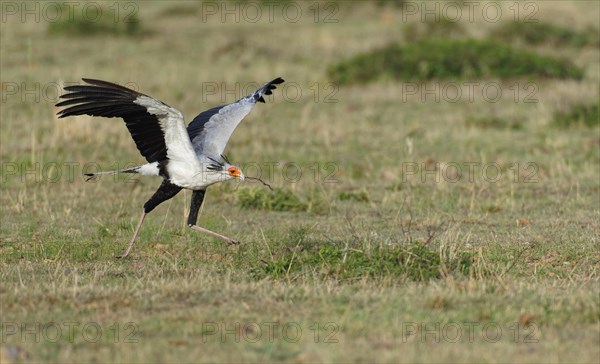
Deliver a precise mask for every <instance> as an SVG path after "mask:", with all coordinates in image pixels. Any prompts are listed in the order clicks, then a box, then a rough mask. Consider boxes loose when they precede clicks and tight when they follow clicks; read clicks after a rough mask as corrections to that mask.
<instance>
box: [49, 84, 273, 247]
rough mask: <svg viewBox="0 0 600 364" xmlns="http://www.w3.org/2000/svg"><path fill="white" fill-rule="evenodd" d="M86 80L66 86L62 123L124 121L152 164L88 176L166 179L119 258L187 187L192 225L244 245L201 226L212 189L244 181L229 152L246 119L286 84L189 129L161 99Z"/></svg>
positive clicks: (218, 110) (213, 112)
mask: <svg viewBox="0 0 600 364" xmlns="http://www.w3.org/2000/svg"><path fill="white" fill-rule="evenodd" d="M83 81H84V82H86V83H87V85H76V86H67V87H65V90H66V91H69V92H68V93H66V94H64V95H61V96H60V98H61V99H66V100H64V101H61V102H59V103H57V104H56V106H57V107H64V106H68V107H67V108H65V109H63V110H61V111H59V112H58V116H59V118H64V117H67V116H73V115H84V114H85V115H90V116H103V117H107V118H115V117H118V118H122V119H123V120H124V121H125V124H126V125H127V129H129V132H130V134H131V137H132V138H133V141H134V142H135V144H136V146H137V148H138V150H139V151H140V153H141V154H142V156H144V158H146V160H147V161H148V163H146V164H143V165H140V166H136V167H133V168H127V169H122V170H118V171H111V172H99V173H90V174H86V175H87V176H90V177H93V176H95V175H97V174H103V173H139V174H142V175H146V176H160V177H162V178H163V181H162V184H161V185H160V187H159V188H158V190H157V191H156V192H155V193H154V195H152V197H150V199H149V200H148V201H146V203H145V204H144V210H143V212H142V217H141V218H140V221H139V223H138V224H137V226H136V228H135V230H134V232H133V236H132V237H131V240H130V241H129V245H128V246H127V250H126V251H125V252H124V253H123V254H122V255H120V256H119V258H125V257H127V256H128V255H129V253H130V252H131V249H132V248H133V243H134V242H135V238H136V237H137V235H138V233H139V231H140V227H141V226H142V223H143V222H144V218H145V217H146V215H147V214H148V213H150V212H151V211H152V210H154V208H156V207H157V206H158V205H160V204H161V203H163V202H165V201H167V200H169V199H170V198H172V197H173V196H175V195H176V194H177V193H178V192H179V191H181V190H182V189H183V188H185V189H189V190H192V201H191V206H190V214H189V216H188V221H187V223H188V226H189V227H190V228H191V229H193V230H196V231H199V232H202V233H205V234H209V235H211V236H213V237H216V238H219V239H222V240H224V241H225V242H227V243H229V244H238V243H239V242H238V241H236V240H233V239H231V238H228V237H226V236H224V235H221V234H218V233H215V232H213V231H210V230H208V229H205V228H203V227H200V226H198V225H197V224H196V223H197V221H198V211H199V210H200V206H201V205H202V201H203V200H204V195H205V193H206V188H207V187H208V186H210V185H212V184H214V183H217V182H223V181H227V180H230V179H236V178H237V179H239V180H241V181H243V180H244V174H243V173H242V171H241V170H240V168H239V167H236V166H233V165H231V164H230V162H229V160H227V158H226V157H224V156H223V151H224V150H225V146H226V145H227V142H228V141H229V138H230V137H231V134H232V133H233V131H234V130H235V128H236V127H237V126H238V124H239V123H240V122H241V121H242V119H243V118H244V117H245V116H246V115H248V113H250V111H251V110H252V109H253V108H254V106H255V105H256V103H257V102H263V103H264V102H265V99H264V98H263V95H271V94H272V90H274V89H275V88H276V85H279V84H281V83H283V82H284V80H283V79H282V78H281V77H278V78H276V79H274V80H273V81H271V82H268V83H266V84H265V85H264V86H263V87H261V88H259V89H258V90H256V91H255V92H253V93H251V94H250V95H248V96H246V97H243V98H241V99H240V100H238V101H236V102H234V103H231V104H227V105H222V106H217V107H214V108H212V109H210V110H206V111H204V112H202V113H200V114H199V115H198V116H196V117H195V118H194V120H192V122H191V123H190V124H189V125H188V126H187V128H186V126H185V120H184V118H183V114H182V113H181V111H179V110H177V109H176V108H174V107H171V106H169V105H167V104H165V103H163V102H161V101H159V100H156V99H154V98H152V97H150V96H147V95H144V94H142V93H139V92H137V91H134V90H131V89H128V88H126V87H123V86H119V85H117V84H114V83H111V82H107V81H101V80H94V79H89V78H83Z"/></svg>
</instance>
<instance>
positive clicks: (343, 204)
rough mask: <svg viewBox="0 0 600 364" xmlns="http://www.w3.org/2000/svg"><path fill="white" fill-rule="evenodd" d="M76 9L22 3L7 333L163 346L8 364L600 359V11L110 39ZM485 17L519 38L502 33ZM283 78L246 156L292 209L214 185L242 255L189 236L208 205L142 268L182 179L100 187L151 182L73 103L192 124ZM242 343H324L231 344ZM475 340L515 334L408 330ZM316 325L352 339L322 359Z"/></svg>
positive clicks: (8, 174) (361, 8)
mask: <svg viewBox="0 0 600 364" xmlns="http://www.w3.org/2000/svg"><path fill="white" fill-rule="evenodd" d="M76 3H77V4H76V5H75V7H74V12H73V14H74V16H73V17H72V18H69V17H67V16H65V15H63V14H65V13H64V12H65V9H64V7H65V6H66V5H65V4H60V3H52V4H54V5H50V6H48V5H47V4H50V3H31V4H38V5H37V6H39V8H34V7H33V5H30V6H31V8H30V9H34V13H35V11H37V12H38V15H39V19H36V18H35V16H34V15H31V14H30V15H27V16H25V18H23V16H24V15H23V9H22V8H21V6H22V5H20V4H21V3H10V4H13V5H14V4H16V5H15V6H16V8H12V7H10V6H7V5H6V3H3V4H2V6H3V8H2V12H3V17H2V23H1V32H0V33H1V34H0V47H1V51H2V52H1V56H0V71H1V76H0V78H1V79H0V82H1V84H2V104H1V106H2V107H1V110H0V123H1V124H0V126H1V129H0V130H1V135H0V156H1V160H2V197H1V204H2V219H1V220H2V221H1V225H0V229H1V230H0V231H1V235H0V239H1V240H0V257H1V262H0V264H1V265H2V269H1V270H0V282H1V283H0V293H1V294H2V307H1V308H2V317H3V320H2V321H3V333H6V332H7V330H8V328H7V327H8V326H7V324H6V323H7V322H8V323H19V324H21V323H29V324H32V323H36V322H37V323H42V324H43V323H48V322H59V323H64V322H80V323H82V326H83V324H84V323H89V322H94V323H98V324H99V325H100V327H102V328H103V329H104V331H105V332H110V329H109V328H110V327H114V326H111V325H114V323H118V324H119V325H120V327H121V328H123V327H124V326H125V325H126V324H127V323H128V322H133V323H135V325H136V326H135V327H136V328H137V331H136V332H135V335H134V336H135V338H136V339H138V340H137V342H136V343H127V342H125V341H124V338H123V336H126V335H124V334H125V332H123V331H122V332H121V334H122V336H121V337H120V338H119V339H115V337H114V335H113V336H110V335H108V334H107V335H105V336H103V337H102V339H101V340H99V341H98V342H95V343H94V342H90V341H89V340H85V339H84V336H83V333H82V332H81V331H76V333H75V337H74V339H73V340H68V339H67V338H64V337H63V338H62V339H61V340H60V341H59V342H51V341H50V340H43V337H42V340H41V342H37V343H36V342H31V340H23V339H22V337H21V336H19V335H18V334H16V335H11V336H9V337H7V340H6V341H3V343H2V351H1V352H0V353H1V355H2V362H13V361H20V360H33V361H51V362H76V361H79V362H81V361H92V360H97V361H109V360H117V361H130V362H147V361H160V362H175V361H182V360H186V361H190V360H192V361H206V362H214V361H220V362H229V361H238V362H239V361H290V362H315V361H335V362H338V361H370V360H374V359H377V360H378V361H389V362H399V361H407V362H415V361H417V362H432V361H447V362H455V361H521V362H559V361H569V362H574V361H579V362H594V361H596V360H597V358H598V356H599V355H600V352H599V349H598V346H597V342H598V340H599V338H600V337H599V336H600V328H599V319H600V309H599V304H598V294H599V293H600V289H599V286H598V262H599V259H600V255H599V253H598V236H599V234H598V233H599V231H600V224H598V221H599V219H598V218H599V217H600V209H599V203H600V199H599V198H600V196H599V188H600V187H599V180H600V171H599V164H600V134H599V133H600V126H599V121H598V97H599V92H600V87H599V83H598V80H599V78H600V69H599V62H600V54H599V43H598V42H599V41H598V11H599V9H600V8H599V5H598V3H597V2H593V1H590V2H585V1H581V2H579V1H577V2H576V1H557V2H505V3H499V4H496V3H489V2H482V3H478V6H477V8H475V9H476V10H475V11H474V18H473V19H472V21H471V20H469V18H468V17H467V14H468V13H469V9H468V6H467V5H466V4H462V5H460V6H459V7H458V9H461V11H462V14H463V16H462V18H461V20H460V21H454V19H455V17H453V15H454V14H455V13H453V12H451V10H452V9H455V8H454V7H452V8H449V7H448V6H449V5H448V4H451V2H443V1H442V2H434V3H431V4H432V5H430V6H431V7H430V8H434V5H433V4H437V5H436V6H437V7H438V8H437V9H438V12H437V13H436V15H432V14H431V13H430V14H429V15H423V12H422V11H421V10H423V9H422V6H424V5H422V3H415V2H406V1H380V2H341V1H339V2H338V1H325V2H277V3H276V6H275V5H269V4H267V3H262V2H260V3H259V2H251V1H239V2H226V3H225V2H219V3H215V2H204V3H202V2H187V1H185V2H183V1H181V2H177V1H153V2H143V3H142V2H120V3H115V2H94V3H93V4H95V5H93V6H88V8H87V9H88V10H89V11H88V12H87V13H85V14H84V15H83V13H82V9H83V8H84V6H86V4H88V3H78V2H76ZM452 4H454V3H452ZM489 4H492V5H489ZM269 6H274V7H273V8H272V9H273V10H272V14H273V17H272V18H270V17H269V11H270V10H269ZM485 6H493V7H494V8H495V7H496V6H497V7H500V9H501V12H502V14H503V15H502V16H500V17H499V19H498V21H490V18H489V16H488V17H487V18H486V16H484V14H483V13H482V11H481V10H482V9H483V8H484V7H485ZM286 7H287V8H286ZM284 8H286V9H288V12H287V13H285V15H284V13H283V9H284ZM14 9H16V10H14ZM35 9H37V10H35ZM99 9H101V10H99ZM215 9H216V10H215ZM226 9H230V13H229V15H225V13H226V11H225V10H226ZM255 9H261V10H260V11H261V16H260V17H258V18H257V16H256V13H255V12H254V10H255ZM297 9H301V15H297V14H298V13H297V12H295V10H297ZM443 9H447V11H443ZM53 11H54V12H60V14H61V15H60V16H57V14H58V13H53ZM94 11H95V12H94ZM517 11H518V16H517V17H516V14H517V13H516V12H517ZM437 15H439V16H437ZM223 17H224V19H223ZM23 19H24V20H25V21H23ZM54 19H56V21H55V20H54ZM90 19H94V21H90ZM271 19H272V21H271ZM528 20H535V21H536V22H529V21H528ZM277 76H282V77H283V78H284V79H285V80H286V81H287V82H286V84H284V85H282V87H280V88H279V89H278V90H277V91H276V92H275V95H274V96H273V97H271V98H270V99H269V100H267V103H266V104H264V105H263V104H261V105H259V107H257V108H256V109H255V110H254V111H253V112H252V114H251V115H249V117H248V118H247V119H246V120H245V121H244V122H243V123H242V124H241V125H240V127H239V128H238V129H237V131H236V132H235V133H234V135H233V137H232V139H231V141H230V144H229V146H228V149H227V151H226V152H227V154H228V156H229V157H230V159H231V160H232V161H235V162H236V163H239V164H240V165H241V166H242V168H244V167H248V169H247V172H248V173H249V171H251V170H253V168H251V166H254V165H256V164H258V165H259V166H261V167H263V168H262V169H261V171H262V173H263V175H262V177H263V178H267V179H269V180H270V181H271V182H270V183H271V184H272V185H273V186H274V187H275V191H274V192H271V191H269V190H268V189H266V188H264V187H263V186H260V185H258V184H248V183H246V184H245V185H242V186H238V185H236V184H234V183H229V184H222V185H219V186H214V187H211V188H210V189H209V190H208V194H207V199H206V200H205V205H204V206H203V208H202V211H201V215H200V219H199V222H200V224H201V225H203V226H206V227H207V228H209V229H212V230H216V231H219V232H223V233H224V234H225V235H228V236H231V237H233V238H237V239H239V240H241V241H242V245H241V246H239V247H237V248H232V247H227V246H225V245H223V244H222V243H221V242H219V241H214V240H213V239H211V238H209V237H206V236H202V235H198V234H196V233H194V232H193V231H189V230H188V229H187V228H186V227H185V218H186V215H187V209H188V204H189V199H190V195H191V194H190V193H189V191H188V192H182V193H180V194H179V195H178V196H177V197H175V198H174V199H172V200H171V201H168V202H167V203H165V204H164V205H162V206H160V207H159V208H158V209H157V210H156V211H155V212H153V214H151V215H150V216H149V217H148V219H147V221H146V223H145V225H144V227H143V229H142V231H141V233H140V237H139V240H138V241H137V243H136V247H135V249H134V251H133V257H132V259H129V260H125V261H116V260H115V259H114V256H115V255H116V254H118V253H121V251H122V250H123V249H124V248H125V246H126V242H127V241H128V239H129V237H130V235H131V233H132V229H133V225H134V224H135V223H136V222H137V219H138V217H139V216H138V215H139V210H141V207H142V205H143V203H144V202H145V201H146V200H147V199H148V198H149V197H150V195H151V194H152V193H153V192H154V189H155V188H156V187H157V186H158V184H159V181H158V180H156V179H152V178H138V177H135V176H134V177H133V178H132V177H131V176H125V177H118V178H117V179H113V178H112V177H109V178H101V179H99V180H97V181H95V182H85V180H84V179H83V178H82V177H81V173H82V168H83V166H84V165H85V164H86V163H94V165H95V166H97V167H99V168H102V169H112V168H114V167H115V165H116V163H118V165H119V166H123V165H125V164H128V163H132V164H137V163H142V162H143V159H142V157H140V156H139V154H138V152H137V150H136V148H135V146H134V144H133V143H132V141H131V138H130V136H129V135H128V133H127V129H126V127H125V126H124V125H123V123H122V122H121V121H117V120H110V119H95V118H89V117H78V118H67V119H61V120H58V119H57V118H56V116H55V113H56V111H57V110H56V108H55V107H54V106H53V105H54V103H55V102H56V101H57V97H58V95H59V94H60V92H61V91H60V86H62V85H63V84H66V83H69V84H70V83H77V82H80V79H81V78H82V77H90V78H98V79H105V80H108V81H113V82H116V83H120V84H123V85H127V86H129V87H133V88H135V89H137V90H139V91H141V92H144V93H146V94H148V95H151V96H153V97H155V98H157V99H159V100H161V101H163V102H165V103H168V104H169V105H172V106H175V107H177V108H179V109H180V110H182V111H183V113H184V115H185V116H186V118H187V119H188V120H191V119H192V118H193V116H195V115H196V114H197V113H199V112H200V111H202V110H205V109H208V108H210V107H212V106H216V105H220V104H223V103H226V102H232V101H234V100H236V99H237V98H239V97H241V96H243V95H244V94H245V93H246V92H248V91H251V90H252V87H253V86H258V85H259V84H262V83H263V82H266V81H268V80H270V79H272V78H274V77H277ZM448 85H450V86H451V87H449V86H448ZM250 86H252V87H250ZM486 87H487V88H486ZM498 89H499V90H500V92H501V94H502V97H496V96H497V94H496V93H495V92H496V91H497V90H498ZM456 90H458V92H460V96H459V97H455V95H456ZM484 90H487V91H489V93H485V92H486V91H484ZM471 96H472V97H471ZM71 163H72V164H73V167H72V168H73V169H72V175H73V178H68V173H70V172H69V169H68V168H67V166H69V165H71ZM265 163H277V165H276V166H275V167H274V168H273V170H272V171H270V170H269V168H268V167H267V166H268V165H266V164H265ZM469 163H472V165H475V164H476V165H477V166H479V167H476V168H475V170H474V171H475V174H474V178H473V179H471V178H467V177H469V176H470V174H469V170H468V166H469ZM291 164H293V166H295V167H294V168H292V169H290V170H286V166H289V165H291ZM486 164H492V166H493V167H494V168H492V172H490V173H491V176H492V177H493V176H494V171H497V170H499V171H500V174H501V175H500V178H498V179H497V181H496V180H495V178H484V177H485V175H484V176H482V173H483V172H482V168H481V166H484V165H486ZM457 165H458V166H459V169H458V170H457V169H456V168H455V167H453V166H457ZM413 166H417V168H418V169H417V173H415V174H413V173H411V170H408V169H407V168H409V167H411V168H412V167H413ZM423 169H429V170H431V171H434V172H433V174H429V175H423V174H421V173H420V172H421V171H422V170H423ZM295 170H300V171H301V172H302V175H301V176H300V177H298V178H295V175H294V178H287V179H286V178H285V176H286V173H288V172H289V173H291V174H293V173H294V171H295ZM59 173H60V175H59ZM289 176H290V175H289V174H288V177H289ZM434 176H437V180H436V179H435V178H434ZM488 177H489V176H488ZM492 180H493V181H492ZM236 322H237V323H242V326H243V325H244V324H247V323H253V322H254V323H266V322H278V323H279V324H280V325H281V326H283V325H285V324H286V323H297V324H298V325H300V327H301V328H302V329H303V335H301V338H300V340H299V341H298V342H289V340H287V341H286V340H285V336H284V335H283V333H282V332H281V331H276V332H275V337H274V340H271V341H270V340H267V339H266V336H264V337H263V338H262V339H261V340H258V341H257V342H250V341H249V340H244V337H246V336H244V335H249V334H252V333H248V332H247V328H246V329H244V330H246V331H244V330H242V331H241V332H239V334H240V335H242V340H241V341H240V342H235V341H234V340H232V339H231V337H229V338H228V339H227V338H226V340H223V339H222V338H221V337H220V336H219V335H207V332H206V331H205V329H206V325H204V324H206V323H219V324H223V325H228V326H227V327H229V328H231V327H235V323H236ZM452 322H454V323H459V324H461V325H464V324H465V323H471V322H475V323H477V324H479V325H481V326H483V325H486V324H490V323H496V324H498V325H500V326H502V327H503V328H504V335H501V338H500V339H499V340H498V342H490V340H486V337H484V336H482V335H481V332H480V331H476V332H477V333H479V334H480V335H476V336H475V339H474V341H470V340H469V338H468V337H467V335H466V331H465V332H463V335H462V336H461V338H460V340H458V341H457V342H452V341H451V340H449V339H448V337H446V336H444V334H443V332H441V333H440V336H441V340H440V342H439V343H438V342H435V341H434V340H432V339H431V336H424V335H423V331H422V330H419V331H418V333H416V334H413V335H407V332H406V330H405V328H406V324H419V325H420V324H426V325H429V326H428V327H435V325H436V324H441V325H442V327H443V325H445V324H448V323H452ZM315 323H317V324H319V325H327V324H328V323H332V324H333V325H334V326H331V327H334V328H335V330H332V331H323V332H322V333H323V335H325V334H332V335H333V336H332V337H333V338H335V339H336V340H337V341H336V342H324V338H323V336H321V337H320V338H319V340H316V339H315V337H314V335H313V334H314V330H313V331H311V329H310V327H311V326H310V325H313V326H312V327H314V324H315ZM510 325H513V326H510ZM331 327H330V328H331ZM419 327H421V326H419ZM463 327H464V326H463ZM507 327H512V328H513V329H512V331H511V329H507ZM263 328H264V325H263ZM421 328H422V327H421ZM515 328H517V329H516V330H517V331H516V332H517V333H518V335H516V336H515V335H514V334H515ZM78 330H79V329H78ZM465 330H466V329H465ZM519 330H520V331H519ZM113 332H114V330H113ZM254 334H256V332H254ZM263 334H264V333H263ZM525 334H531V335H530V336H531V337H529V336H527V335H525ZM111 335H112V334H111ZM515 337H516V339H515ZM207 338H208V340H207V341H206V342H205V341H204V339H207ZM531 338H534V339H535V340H536V341H531V340H529V339H531ZM526 339H527V340H526ZM574 347H577V348H578V349H577V350H573V348H574Z"/></svg>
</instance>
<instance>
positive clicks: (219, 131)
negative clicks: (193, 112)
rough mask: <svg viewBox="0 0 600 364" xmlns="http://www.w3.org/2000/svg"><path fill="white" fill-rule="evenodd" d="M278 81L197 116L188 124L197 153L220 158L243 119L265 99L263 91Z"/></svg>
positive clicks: (278, 79) (279, 79) (280, 79)
mask: <svg viewBox="0 0 600 364" xmlns="http://www.w3.org/2000/svg"><path fill="white" fill-rule="evenodd" d="M280 83H283V79H282V78H281V77H278V78H276V79H274V80H273V81H271V82H268V83H266V84H265V85H264V86H263V87H261V88H259V89H258V90H256V92H254V93H252V94H250V95H248V96H246V97H243V98H241V99H240V100H238V101H236V102H234V103H232V104H228V105H222V106H217V107H214V108H212V109H210V110H206V111H204V112H202V113H201V114H199V115H198V116H196V117H195V118H194V120H192V122H191V123H190V125H188V127H187V130H188V133H189V136H190V139H191V140H192V145H193V146H194V150H195V151H196V154H197V155H201V154H203V155H207V156H210V157H212V158H215V159H219V158H220V156H221V155H222V154H223V151H224V150H225V146H226V145H227V142H228V141H229V138H230V137H231V134H233V131H234V130H235V128H236V127H237V126H238V124H239V123H240V122H241V121H242V119H243V118H244V117H245V116H246V115H248V113H250V111H251V110H252V109H253V108H254V105H256V103H257V102H265V99H264V98H263V95H271V94H272V93H273V91H272V90H274V89H275V88H276V87H277V86H276V85H279V84H280Z"/></svg>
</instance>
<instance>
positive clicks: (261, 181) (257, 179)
mask: <svg viewBox="0 0 600 364" xmlns="http://www.w3.org/2000/svg"><path fill="white" fill-rule="evenodd" d="M246 179H253V180H256V181H260V183H262V184H263V185H265V186H267V187H269V189H270V190H271V191H273V187H271V185H270V184H268V183H267V182H265V181H263V180H262V179H260V178H258V177H246Z"/></svg>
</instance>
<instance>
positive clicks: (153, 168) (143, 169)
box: [83, 162, 158, 180]
mask: <svg viewBox="0 0 600 364" xmlns="http://www.w3.org/2000/svg"><path fill="white" fill-rule="evenodd" d="M118 173H139V174H143V175H146V176H158V163H157V162H154V163H148V164H144V165H141V166H135V167H131V168H125V169H118V170H115V171H100V172H94V173H84V174H83V175H84V176H86V177H88V180H90V179H93V178H96V177H98V176H100V175H102V174H118Z"/></svg>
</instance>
